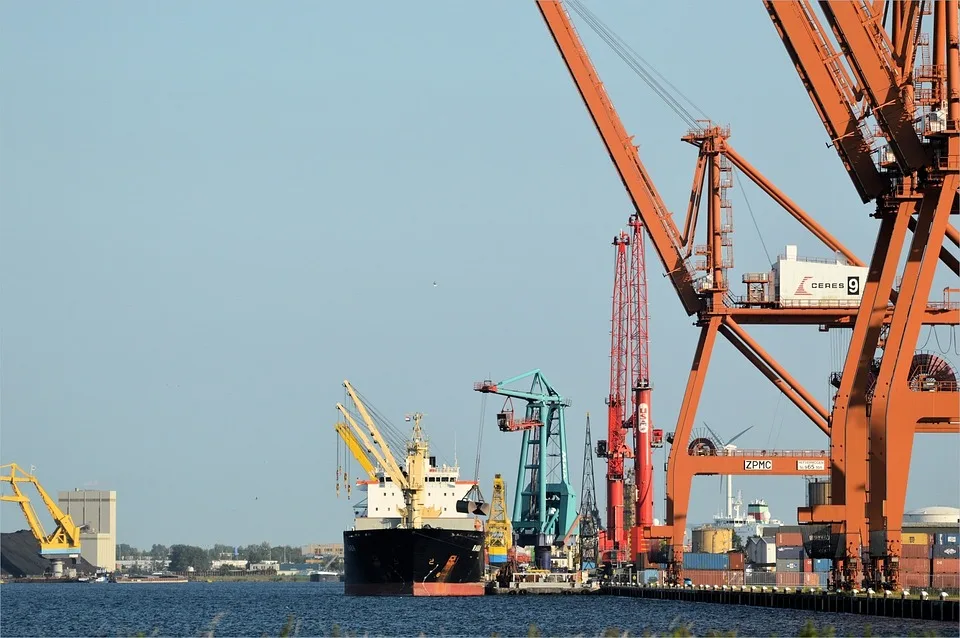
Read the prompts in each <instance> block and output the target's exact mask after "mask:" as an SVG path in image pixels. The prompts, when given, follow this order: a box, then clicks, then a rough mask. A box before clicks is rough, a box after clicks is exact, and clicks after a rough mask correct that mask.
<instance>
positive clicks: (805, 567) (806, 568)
mask: <svg viewBox="0 0 960 638" xmlns="http://www.w3.org/2000/svg"><path fill="white" fill-rule="evenodd" d="M800 571H802V572H812V571H813V559H811V558H804V559H802V560H801V561H800Z"/></svg>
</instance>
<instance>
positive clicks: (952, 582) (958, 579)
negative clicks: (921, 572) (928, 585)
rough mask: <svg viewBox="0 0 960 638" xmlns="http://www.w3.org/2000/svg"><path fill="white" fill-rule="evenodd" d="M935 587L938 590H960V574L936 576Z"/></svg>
mask: <svg viewBox="0 0 960 638" xmlns="http://www.w3.org/2000/svg"><path fill="white" fill-rule="evenodd" d="M933 586H934V587H935V588H937V589H960V574H934V575H933Z"/></svg>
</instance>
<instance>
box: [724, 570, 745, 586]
mask: <svg viewBox="0 0 960 638" xmlns="http://www.w3.org/2000/svg"><path fill="white" fill-rule="evenodd" d="M743 581H744V579H743V572H742V571H730V572H727V584H728V585H742V584H743Z"/></svg>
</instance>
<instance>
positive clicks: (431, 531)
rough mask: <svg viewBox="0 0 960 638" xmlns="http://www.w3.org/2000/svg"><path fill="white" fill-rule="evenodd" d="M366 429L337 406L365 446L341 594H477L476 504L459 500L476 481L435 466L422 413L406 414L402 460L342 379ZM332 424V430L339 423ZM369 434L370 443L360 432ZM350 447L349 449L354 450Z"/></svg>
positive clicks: (479, 545)
mask: <svg viewBox="0 0 960 638" xmlns="http://www.w3.org/2000/svg"><path fill="white" fill-rule="evenodd" d="M344 386H345V387H346V388H347V390H348V392H349V393H350V396H351V398H353V400H354V403H356V404H357V407H358V411H359V412H360V415H361V416H362V417H363V418H362V419H361V420H362V421H363V422H364V425H365V428H361V427H360V426H359V425H358V424H357V422H356V420H355V419H352V418H351V416H350V414H349V412H347V411H346V409H345V408H343V406H342V405H340V404H337V407H338V409H340V411H341V413H343V415H344V417H346V419H347V423H346V424H339V425H343V426H349V427H351V428H353V429H352V430H351V432H353V433H355V434H356V435H357V438H358V442H359V441H363V442H364V445H363V447H362V448H361V449H362V450H370V454H371V455H372V456H373V459H372V460H375V461H376V464H375V465H374V464H373V463H371V466H372V468H373V470H372V471H371V472H369V473H368V474H369V475H370V478H369V479H367V480H359V481H357V487H358V488H359V490H360V491H361V493H364V494H365V496H366V498H364V499H363V500H361V502H360V504H359V505H358V506H357V507H356V508H355V517H354V524H353V529H350V530H347V531H345V532H344V533H343V551H344V558H343V564H344V579H343V580H344V593H345V594H346V595H348V596H482V595H483V593H484V569H483V544H484V533H483V531H482V524H481V522H480V521H479V520H478V519H476V518H474V517H473V514H476V513H480V512H481V511H482V509H483V507H484V506H483V505H482V504H477V503H474V502H472V501H468V500H467V499H466V496H467V494H469V493H472V492H473V489H474V488H475V487H476V481H462V480H460V469H459V467H458V466H457V465H456V464H454V465H453V466H449V465H446V464H444V465H441V466H438V465H437V461H436V457H432V456H429V446H428V443H427V441H426V439H425V438H424V436H423V430H422V428H421V425H420V420H421V418H422V416H423V415H422V414H414V415H410V416H409V417H407V420H408V421H413V433H412V436H411V438H410V439H409V440H408V441H407V443H406V458H405V460H404V464H403V467H402V468H401V466H400V465H399V464H398V463H397V462H396V460H395V457H394V456H393V454H392V453H391V451H390V449H389V446H388V445H387V444H386V442H385V441H384V440H383V437H382V436H381V435H380V432H379V429H378V427H377V426H376V424H375V423H374V422H373V420H372V419H371V418H369V414H368V412H367V411H366V410H365V409H364V408H363V404H362V403H360V400H359V398H358V397H356V395H355V393H354V392H353V390H352V387H351V386H350V385H349V382H344ZM338 431H339V430H338ZM366 434H369V435H370V436H371V437H372V438H373V440H374V442H375V443H376V446H377V447H376V448H374V447H373V445H370V444H369V439H367V438H366ZM354 453H355V454H356V451H354Z"/></svg>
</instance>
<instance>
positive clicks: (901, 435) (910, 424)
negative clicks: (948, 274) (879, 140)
mask: <svg viewBox="0 0 960 638" xmlns="http://www.w3.org/2000/svg"><path fill="white" fill-rule="evenodd" d="M949 142H950V143H949V145H950V149H949V152H950V154H951V155H952V156H953V158H954V159H955V160H958V161H960V137H958V136H957V135H954V136H952V138H951V139H950V141H949ZM958 187H960V172H951V173H948V174H947V175H946V176H945V179H944V182H943V186H942V188H941V189H940V190H939V192H937V191H936V189H931V191H930V192H929V193H928V194H926V195H925V196H924V200H923V204H922V206H921V209H920V214H919V216H918V220H917V231H916V232H915V233H914V235H913V241H912V242H911V246H910V250H909V252H908V255H907V263H906V266H905V267H904V271H903V283H902V285H901V288H900V294H901V297H902V299H903V301H902V302H900V303H898V304H897V306H896V307H895V308H894V311H893V321H892V322H891V324H890V331H889V334H888V335H887V338H886V346H885V347H884V351H883V356H882V357H881V360H880V371H879V373H878V375H877V380H876V389H875V391H874V397H873V401H872V402H871V407H872V411H871V413H870V414H869V426H870V457H869V467H870V482H869V485H870V498H869V499H868V500H867V518H868V520H869V524H870V531H871V543H870V545H871V547H870V554H871V556H873V557H882V556H886V555H888V554H889V555H892V556H896V557H897V561H893V562H896V563H897V564H899V556H900V540H901V538H900V532H901V529H902V525H903V512H904V506H905V504H906V497H907V480H908V478H909V471H910V456H911V453H912V451H913V437H914V433H915V429H916V428H915V424H916V418H917V416H916V412H917V408H918V406H917V404H916V402H917V399H918V398H919V397H917V393H916V392H914V391H912V390H911V389H910V387H909V378H908V375H909V374H910V371H911V369H912V367H913V356H914V352H915V351H916V347H917V338H918V337H919V335H920V327H921V323H920V320H919V318H918V317H917V316H916V309H915V308H914V306H913V303H912V302H914V301H919V302H921V303H922V302H923V301H925V300H926V299H927V298H928V297H929V295H930V288H931V286H932V284H933V277H934V273H935V271H936V267H937V262H938V260H939V254H938V252H937V251H936V250H929V249H928V247H936V246H940V245H942V243H943V237H944V233H945V230H946V226H947V219H948V217H949V215H950V205H951V204H952V202H953V194H954V192H956V189H957V188H958ZM950 189H953V190H950ZM935 394H939V393H935ZM948 395H952V397H944V398H945V399H946V398H952V399H953V403H952V405H951V406H950V407H951V408H952V409H950V412H953V413H954V414H956V405H957V403H956V397H957V393H956V392H953V393H948ZM937 398H938V399H939V397H937ZM922 407H923V408H926V410H929V409H930V406H922ZM922 416H924V417H929V416H933V415H931V414H929V412H926V411H924V413H922ZM947 418H949V417H947ZM891 566H892V564H891ZM894 569H896V568H894ZM896 573H897V575H898V572H896ZM896 579H897V576H896V575H895V576H893V580H894V581H896Z"/></svg>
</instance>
